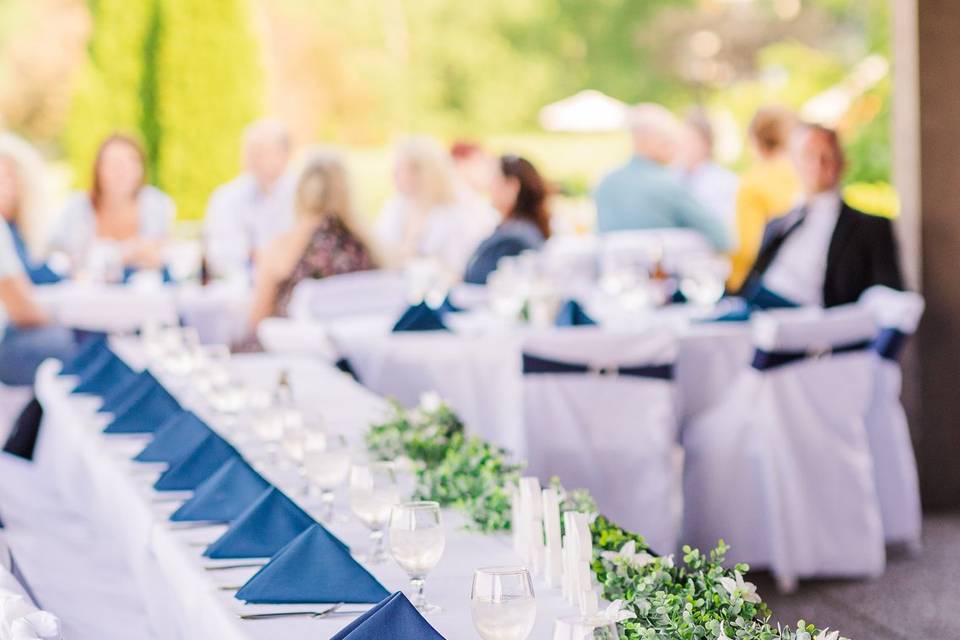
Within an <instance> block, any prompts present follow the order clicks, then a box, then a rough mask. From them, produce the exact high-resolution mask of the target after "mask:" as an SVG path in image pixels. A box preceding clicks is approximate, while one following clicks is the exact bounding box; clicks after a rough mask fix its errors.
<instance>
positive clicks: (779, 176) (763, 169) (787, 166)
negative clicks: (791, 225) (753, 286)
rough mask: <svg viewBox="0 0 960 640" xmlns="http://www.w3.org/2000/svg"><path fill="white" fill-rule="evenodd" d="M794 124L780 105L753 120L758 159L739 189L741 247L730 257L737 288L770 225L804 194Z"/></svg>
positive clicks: (732, 279)
mask: <svg viewBox="0 0 960 640" xmlns="http://www.w3.org/2000/svg"><path fill="white" fill-rule="evenodd" d="M793 123H794V117H793V114H792V113H790V112H789V111H787V110H786V109H782V108H780V107H763V108H761V109H759V110H758V111H757V113H756V114H755V115H754V116H753V120H751V122H750V130H749V137H750V148H751V149H752V150H753V155H754V156H755V157H756V162H755V163H754V165H753V166H752V167H750V168H749V169H747V170H746V171H745V172H744V173H743V175H741V176H740V189H739V190H738V191H737V210H736V229H737V235H736V241H737V242H736V245H737V246H736V250H735V251H734V253H733V255H732V256H731V257H730V259H731V266H732V270H731V274H730V282H729V284H730V287H731V288H732V289H734V290H735V289H736V288H738V287H739V286H740V285H741V284H743V281H744V279H745V278H746V277H747V272H748V271H749V270H750V266H751V265H752V264H753V262H754V260H756V257H757V251H758V250H759V249H760V240H761V239H762V237H763V229H764V227H765V226H766V224H767V223H768V222H770V221H771V220H773V219H774V218H775V217H777V216H781V215H783V214H784V213H786V212H787V211H789V210H790V209H791V208H792V207H793V206H794V205H795V204H796V202H797V198H798V197H799V196H800V182H799V180H798V179H797V173H796V170H795V169H794V166H793V163H792V162H791V161H790V157H789V150H788V148H787V147H788V146H789V145H788V143H789V139H790V132H791V130H792V129H793Z"/></svg>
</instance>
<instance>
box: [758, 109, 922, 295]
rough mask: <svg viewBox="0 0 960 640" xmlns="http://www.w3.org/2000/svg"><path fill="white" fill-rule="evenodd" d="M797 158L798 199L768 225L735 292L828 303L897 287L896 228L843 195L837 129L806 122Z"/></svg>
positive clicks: (796, 147) (799, 137) (797, 139)
mask: <svg viewBox="0 0 960 640" xmlns="http://www.w3.org/2000/svg"><path fill="white" fill-rule="evenodd" d="M794 162H795V163H796V166H797V173H798V175H799V176H800V180H801V183H802V185H803V190H804V200H803V203H802V204H801V205H800V206H799V207H797V208H796V209H794V210H792V211H790V212H789V213H788V214H786V215H785V216H783V217H781V218H777V219H776V220H773V221H771V222H770V223H769V224H768V225H767V228H766V229H765V230H764V234H763V242H762V244H761V246H760V252H759V253H758V255H757V260H756V262H755V263H754V265H753V267H752V268H751V270H750V273H749V275H748V276H747V279H746V280H745V281H744V285H743V287H742V288H741V290H740V295H742V296H743V297H745V298H746V299H747V300H748V301H754V302H755V303H757V304H758V306H768V307H769V306H793V305H813V306H824V307H833V306H836V305H841V304H847V303H851V302H855V301H856V300H857V299H858V298H859V297H860V294H861V293H863V292H864V291H865V290H866V289H868V288H869V287H871V286H873V285H876V284H882V285H886V286H888V287H891V288H894V289H902V288H903V282H902V279H901V275H900V265H899V259H898V256H897V246H896V242H895V240H894V235H893V225H892V224H891V223H890V221H889V220H887V219H886V218H879V217H876V216H871V215H867V214H865V213H863V212H861V211H857V210H856V209H854V208H853V207H851V206H850V205H848V204H847V203H846V202H844V201H843V200H842V199H841V197H840V190H839V186H840V179H841V177H842V175H843V169H844V158H843V151H842V149H841V147H840V141H839V139H838V137H837V134H836V132H835V131H833V130H831V129H827V128H825V127H821V126H816V125H807V126H803V127H802V129H800V130H799V131H798V132H797V134H796V137H795V140H794ZM761 300H763V301H766V304H760V303H759V301H761Z"/></svg>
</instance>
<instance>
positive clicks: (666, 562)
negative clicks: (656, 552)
mask: <svg viewBox="0 0 960 640" xmlns="http://www.w3.org/2000/svg"><path fill="white" fill-rule="evenodd" d="M660 564H662V565H663V566H664V567H666V568H667V569H673V554H672V553H671V554H670V555H668V556H663V557H662V558H660Z"/></svg>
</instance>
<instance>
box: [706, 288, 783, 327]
mask: <svg viewBox="0 0 960 640" xmlns="http://www.w3.org/2000/svg"><path fill="white" fill-rule="evenodd" d="M721 303H722V304H724V306H726V307H728V310H727V311H724V312H722V313H720V315H718V316H716V317H713V318H708V319H706V320H705V321H706V322H747V321H748V320H750V318H751V316H752V315H753V312H754V311H758V310H759V311H766V310H768V309H793V308H796V307H797V306H798V305H797V304H796V303H794V302H791V301H790V300H787V299H786V298H784V297H783V296H781V295H779V294H776V293H774V292H773V291H770V289H767V288H766V287H760V288H758V289H757V290H756V291H754V292H753V293H752V294H750V295H749V296H748V297H746V298H740V297H735V296H730V297H726V298H724V299H723V300H722V301H721Z"/></svg>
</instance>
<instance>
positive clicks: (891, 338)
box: [872, 327, 907, 360]
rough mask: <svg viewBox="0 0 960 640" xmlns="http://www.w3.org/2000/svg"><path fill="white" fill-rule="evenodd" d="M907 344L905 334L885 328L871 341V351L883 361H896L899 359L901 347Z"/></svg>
mask: <svg viewBox="0 0 960 640" xmlns="http://www.w3.org/2000/svg"><path fill="white" fill-rule="evenodd" d="M906 343H907V334H905V333H904V332H903V331H900V330H899V329H894V328H892V327H891V328H887V329H883V330H882V331H880V333H878V334H877V337H876V338H874V340H873V345H872V346H873V350H874V351H876V352H877V354H879V356H880V357H881V358H883V359H885V360H896V359H897V358H899V357H900V352H901V351H902V350H903V345H905V344H906Z"/></svg>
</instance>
